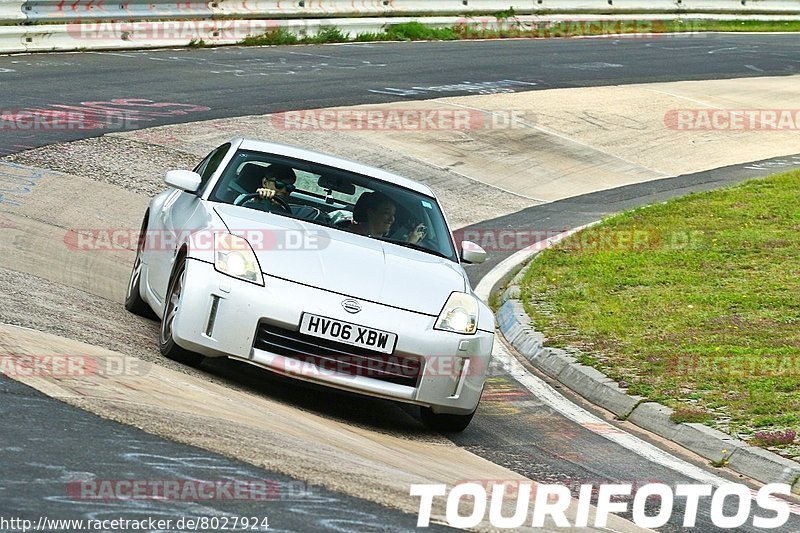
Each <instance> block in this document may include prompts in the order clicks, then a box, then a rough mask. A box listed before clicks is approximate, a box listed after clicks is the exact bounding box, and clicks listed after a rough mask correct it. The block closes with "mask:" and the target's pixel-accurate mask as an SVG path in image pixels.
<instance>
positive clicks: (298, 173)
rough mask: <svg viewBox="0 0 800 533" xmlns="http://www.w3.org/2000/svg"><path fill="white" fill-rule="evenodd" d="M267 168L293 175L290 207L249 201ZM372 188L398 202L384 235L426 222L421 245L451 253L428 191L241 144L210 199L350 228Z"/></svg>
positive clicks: (394, 236)
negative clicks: (423, 194) (427, 197)
mask: <svg viewBox="0 0 800 533" xmlns="http://www.w3.org/2000/svg"><path fill="white" fill-rule="evenodd" d="M276 166H277V167H278V168H276ZM270 167H273V171H272V172H269V170H268V169H269V168H270ZM268 173H269V174H271V175H273V176H276V177H282V178H283V179H284V180H287V178H288V177H293V178H294V179H295V181H294V185H295V188H294V190H292V191H291V194H290V195H289V196H288V197H287V203H288V207H289V208H290V209H291V212H290V213H289V212H287V211H286V210H285V209H284V208H282V207H280V206H275V205H274V204H275V202H270V201H251V202H247V201H246V200H248V199H250V198H257V194H255V191H256V190H257V189H259V188H261V187H262V179H263V177H264V176H265V175H266V174H268ZM372 192H380V193H382V194H384V195H385V196H388V197H389V198H391V199H392V200H393V201H394V203H395V205H396V208H397V209H396V213H395V222H394V224H392V227H391V230H390V231H389V233H388V234H387V235H384V236H383V238H384V239H387V240H392V241H405V239H406V236H407V235H408V234H409V233H410V232H411V231H412V230H413V228H415V227H416V226H417V224H420V223H422V224H424V225H425V226H426V228H427V233H426V235H425V238H424V239H423V240H422V241H420V243H419V245H420V246H421V247H423V248H425V249H428V250H431V251H435V252H439V253H440V254H443V255H445V256H447V257H451V256H452V249H451V247H450V246H449V245H447V244H446V243H443V242H442V241H443V240H446V241H449V235H448V234H447V231H446V226H445V224H444V221H443V220H442V219H441V217H440V216H439V217H437V216H433V217H432V216H431V213H433V212H434V211H435V212H437V213H438V210H436V209H435V208H434V205H433V202H432V201H427V200H424V199H422V198H424V197H421V196H420V195H418V194H416V193H413V191H405V189H402V188H400V187H393V186H391V185H389V184H383V183H379V182H376V180H373V179H371V178H369V177H366V176H360V175H357V174H352V173H350V172H347V171H343V170H340V169H336V168H330V167H322V166H320V165H315V164H313V163H309V162H305V161H296V160H291V159H289V158H282V157H279V156H274V155H269V154H263V153H259V152H250V151H245V150H242V151H240V152H239V153H237V154H236V155H235V156H234V159H233V160H232V161H231V163H230V164H229V165H228V167H227V168H226V169H225V171H224V172H223V175H222V177H221V178H220V180H219V182H218V183H217V185H216V187H215V189H214V191H213V192H212V194H211V197H210V198H209V199H210V200H212V201H216V202H221V203H227V204H235V205H241V206H242V207H244V208H252V209H258V210H261V211H268V212H271V213H274V214H278V215H282V216H291V217H293V218H298V219H302V220H306V221H309V222H313V223H316V224H321V225H324V226H327V227H334V228H338V229H342V230H348V229H349V228H351V227H352V226H353V224H354V213H356V218H358V215H357V213H358V212H359V211H360V210H361V209H363V204H364V201H363V199H365V198H366V197H367V196H365V195H367V193H372ZM247 195H249V197H248V196H247ZM360 200H361V204H359V201H360Z"/></svg>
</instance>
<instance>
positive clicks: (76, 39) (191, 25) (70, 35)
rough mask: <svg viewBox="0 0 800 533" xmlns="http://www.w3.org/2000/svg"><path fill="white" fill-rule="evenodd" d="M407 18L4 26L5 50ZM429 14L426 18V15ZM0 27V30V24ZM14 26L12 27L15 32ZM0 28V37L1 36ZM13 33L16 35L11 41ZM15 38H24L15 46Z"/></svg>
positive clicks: (227, 36)
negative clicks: (11, 46) (7, 45)
mask: <svg viewBox="0 0 800 533" xmlns="http://www.w3.org/2000/svg"><path fill="white" fill-rule="evenodd" d="M411 20H413V19H411V18H402V17H401V18H394V17H393V18H390V19H387V18H352V19H287V20H274V19H270V20H211V19H205V20H182V21H175V20H173V21H156V22H154V21H133V22H127V21H123V22H108V21H98V22H91V23H84V24H78V23H70V24H43V25H37V26H9V27H7V28H5V29H6V31H7V34H6V35H7V36H8V39H7V41H0V45H3V44H5V43H8V44H9V46H10V45H12V44H15V46H14V48H13V49H3V50H4V51H7V52H12V51H14V52H18V51H28V52H45V51H54V50H58V51H68V50H80V49H92V50H122V49H131V48H159V47H170V46H186V45H188V44H189V43H190V41H192V40H194V41H200V40H202V41H203V42H204V43H205V44H208V45H224V44H236V43H238V42H240V41H241V40H242V39H244V38H245V37H247V36H254V35H261V34H263V33H266V32H268V31H270V30H272V29H275V28H278V27H281V28H285V29H286V30H287V31H290V32H292V33H294V34H297V35H316V34H317V32H319V30H320V28H323V27H325V26H329V25H332V26H336V27H337V28H340V29H341V30H342V31H343V32H344V33H350V34H352V35H354V36H355V34H357V33H367V32H371V33H375V32H380V31H381V30H382V29H383V28H384V27H386V25H387V24H390V23H391V24H397V23H401V22H410V21H411ZM426 20H428V19H426ZM429 23H431V24H433V23H437V24H438V25H441V26H445V25H452V24H453V23H454V19H453V18H452V17H430V21H429ZM0 30H3V28H2V27H0ZM13 32H16V34H15V35H14V34H13ZM2 35H3V34H2V33H0V39H1V38H2ZM15 39H16V41H15ZM19 43H23V45H22V46H23V47H22V49H20V46H19Z"/></svg>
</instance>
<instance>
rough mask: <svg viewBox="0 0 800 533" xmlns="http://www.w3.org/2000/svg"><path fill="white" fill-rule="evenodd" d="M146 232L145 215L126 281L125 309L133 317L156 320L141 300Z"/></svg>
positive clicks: (148, 307)
mask: <svg viewBox="0 0 800 533" xmlns="http://www.w3.org/2000/svg"><path fill="white" fill-rule="evenodd" d="M146 231H147V215H145V217H144V220H143V221H142V230H141V232H140V233H139V242H138V243H137V245H136V259H134V261H133V268H131V277H130V279H129V280H128V292H127V294H126V295H125V309H127V310H128V311H130V312H131V313H133V314H134V315H139V316H143V317H145V318H152V319H154V320H157V319H158V317H157V316H156V314H155V313H154V312H153V309H152V308H151V307H150V305H149V304H148V303H147V302H145V301H144V300H143V299H142V296H141V282H142V252H143V251H144V246H145V238H146V237H145V232H146Z"/></svg>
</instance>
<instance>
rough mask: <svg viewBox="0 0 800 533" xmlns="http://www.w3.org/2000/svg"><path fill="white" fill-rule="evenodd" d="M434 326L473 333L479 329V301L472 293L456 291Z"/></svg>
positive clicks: (446, 329) (468, 333)
mask: <svg viewBox="0 0 800 533" xmlns="http://www.w3.org/2000/svg"><path fill="white" fill-rule="evenodd" d="M433 328H434V329H440V330H444V331H453V332H455V333H465V334H467V335H472V334H473V333H475V331H476V330H477V329H478V301H477V300H476V299H475V297H474V296H472V295H470V294H466V293H463V292H454V293H453V294H451V295H450V298H448V299H447V303H446V304H444V308H443V309H442V312H441V313H439V318H437V319H436V324H434V326H433Z"/></svg>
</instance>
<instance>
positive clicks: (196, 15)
mask: <svg viewBox="0 0 800 533" xmlns="http://www.w3.org/2000/svg"><path fill="white" fill-rule="evenodd" d="M240 1H241V0H240ZM245 3H246V2H245ZM22 11H23V13H24V15H25V17H26V18H27V20H30V21H35V22H44V21H48V22H68V21H72V20H109V19H112V20H159V19H200V18H211V16H212V14H213V12H212V10H211V8H210V7H209V4H208V3H206V2H182V3H179V2H175V0H172V1H167V0H116V1H114V0H111V1H109V2H108V3H106V0H75V1H72V2H71V1H69V0H29V1H27V2H25V3H24V4H23V6H22Z"/></svg>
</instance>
